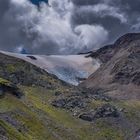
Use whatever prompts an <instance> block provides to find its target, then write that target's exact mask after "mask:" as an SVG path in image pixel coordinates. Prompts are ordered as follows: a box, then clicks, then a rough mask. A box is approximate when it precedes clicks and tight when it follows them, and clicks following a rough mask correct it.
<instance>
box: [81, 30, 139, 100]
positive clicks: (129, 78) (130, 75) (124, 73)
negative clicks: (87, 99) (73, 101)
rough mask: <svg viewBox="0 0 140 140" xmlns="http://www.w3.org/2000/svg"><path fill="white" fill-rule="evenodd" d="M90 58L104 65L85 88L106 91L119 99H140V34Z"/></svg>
mask: <svg viewBox="0 0 140 140" xmlns="http://www.w3.org/2000/svg"><path fill="white" fill-rule="evenodd" d="M89 57H93V58H98V59H100V60H101V61H102V63H103V64H102V66H101V67H100V68H99V69H98V70H97V71H96V72H95V73H94V74H92V75H91V76H90V77H89V78H88V80H87V81H85V82H84V83H82V85H83V86H85V87H87V88H95V87H96V88H99V89H103V90H104V91H105V92H106V94H107V95H110V96H112V97H115V98H118V99H140V34H138V33H135V34H126V35H124V36H122V37H121V38H119V39H118V40H117V41H116V42H115V43H114V44H113V45H109V46H105V47H103V48H101V49H99V50H98V51H97V52H93V53H91V54H90V55H89Z"/></svg>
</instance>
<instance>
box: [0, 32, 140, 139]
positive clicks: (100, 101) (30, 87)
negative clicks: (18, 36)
mask: <svg viewBox="0 0 140 140" xmlns="http://www.w3.org/2000/svg"><path fill="white" fill-rule="evenodd" d="M139 36H140V35H139V34H128V35H125V36H124V37H122V38H121V39H119V40H120V41H117V42H118V43H117V45H111V46H112V47H110V46H109V47H104V48H102V49H100V50H98V51H97V52H94V53H92V54H90V56H87V57H91V56H92V57H96V59H100V60H101V62H102V65H101V67H100V68H99V69H98V70H97V71H96V72H95V73H93V74H92V75H91V76H90V77H89V78H88V79H87V80H86V81H85V82H83V83H82V84H81V85H80V86H72V85H69V84H67V83H65V82H63V81H61V80H59V79H58V78H57V77H56V76H54V75H52V74H49V73H48V72H47V71H45V70H44V69H42V68H41V67H39V66H37V65H34V64H33V63H31V62H29V61H26V60H23V59H20V58H17V57H12V56H11V55H8V54H3V53H0V140H56V139H58V140H138V139H139V136H140V101H139V93H140V92H139V72H140V70H139V68H140V67H139V64H140V63H139V60H140V58H139V56H140V55H139V52H140V51H139V43H140V42H139V39H140V37H139ZM113 46H114V47H113ZM28 57H29V59H28V60H30V59H31V60H32V61H33V60H34V61H36V57H34V56H28ZM90 59H91V58H90ZM103 60H104V61H103Z"/></svg>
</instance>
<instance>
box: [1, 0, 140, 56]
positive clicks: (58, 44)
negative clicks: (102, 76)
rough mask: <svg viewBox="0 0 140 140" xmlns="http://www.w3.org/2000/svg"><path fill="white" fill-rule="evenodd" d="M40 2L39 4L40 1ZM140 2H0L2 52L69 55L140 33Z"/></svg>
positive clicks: (66, 0) (23, 0)
mask: <svg viewBox="0 0 140 140" xmlns="http://www.w3.org/2000/svg"><path fill="white" fill-rule="evenodd" d="M37 1H38V0H37ZM139 7H140V1H139V0H135V2H134V1H132V0H49V5H47V4H45V3H41V5H40V6H39V7H37V6H35V5H33V4H32V3H31V2H30V1H29V0H0V49H2V50H9V51H19V50H20V49H22V48H25V49H26V50H28V51H29V52H31V53H42V54H57V53H59V54H61V53H62V54H64V53H65V54H68V53H78V52H80V51H89V50H93V49H96V48H99V47H101V46H102V45H104V44H107V43H110V42H112V41H113V40H114V39H116V38H117V37H118V36H120V35H122V34H124V33H126V32H132V31H139V29H140V18H139V15H140V8H139Z"/></svg>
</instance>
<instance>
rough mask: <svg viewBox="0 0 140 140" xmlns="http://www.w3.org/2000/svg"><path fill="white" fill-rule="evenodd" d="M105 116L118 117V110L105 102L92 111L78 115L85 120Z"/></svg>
mask: <svg viewBox="0 0 140 140" xmlns="http://www.w3.org/2000/svg"><path fill="white" fill-rule="evenodd" d="M106 117H119V112H118V110H117V109H116V108H115V107H114V106H112V105H110V104H105V105H103V106H102V107H99V108H96V109H95V110H94V111H89V112H87V113H83V114H81V115H80V116H79V118H81V119H83V120H86V121H94V120H95V119H99V118H106Z"/></svg>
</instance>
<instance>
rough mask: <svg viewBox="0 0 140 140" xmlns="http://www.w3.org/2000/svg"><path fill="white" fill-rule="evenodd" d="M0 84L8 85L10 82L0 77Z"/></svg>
mask: <svg viewBox="0 0 140 140" xmlns="http://www.w3.org/2000/svg"><path fill="white" fill-rule="evenodd" d="M0 85H5V86H10V85H11V82H10V81H8V80H6V79H3V78H1V77H0Z"/></svg>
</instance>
